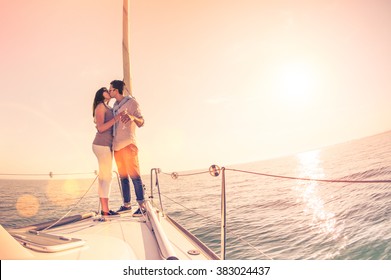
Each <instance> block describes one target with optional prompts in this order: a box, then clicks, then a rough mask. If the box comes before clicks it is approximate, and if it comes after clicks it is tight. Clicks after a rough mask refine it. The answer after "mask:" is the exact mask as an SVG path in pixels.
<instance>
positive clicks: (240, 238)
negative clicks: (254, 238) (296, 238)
mask: <svg viewBox="0 0 391 280" xmlns="http://www.w3.org/2000/svg"><path fill="white" fill-rule="evenodd" d="M162 195H163V196H164V197H165V198H167V199H168V200H170V201H172V202H173V203H175V204H178V205H180V206H181V207H183V208H184V209H186V210H187V211H189V212H192V213H194V214H195V215H197V216H201V217H202V218H204V219H206V220H208V221H210V222H211V223H213V224H215V225H216V226H220V225H219V223H218V222H216V221H215V220H213V219H212V218H211V217H208V216H205V215H202V214H200V213H198V212H196V211H194V210H193V209H190V208H188V207H186V206H184V205H183V204H181V203H179V202H177V201H175V200H173V199H172V198H170V197H168V196H167V195H165V194H162ZM227 231H228V232H229V233H230V234H232V235H234V236H235V237H236V239H238V240H240V241H242V242H244V243H246V244H247V245H248V246H250V247H251V248H253V249H254V250H256V251H257V252H258V253H260V254H262V255H263V256H265V257H267V258H268V259H270V260H273V258H272V257H270V256H268V255H267V254H266V253H264V252H262V251H261V250H260V249H259V248H257V247H256V246H255V245H253V244H251V243H250V242H248V241H246V240H244V239H243V238H242V237H240V236H238V235H237V234H236V233H235V232H233V231H231V230H229V229H227Z"/></svg>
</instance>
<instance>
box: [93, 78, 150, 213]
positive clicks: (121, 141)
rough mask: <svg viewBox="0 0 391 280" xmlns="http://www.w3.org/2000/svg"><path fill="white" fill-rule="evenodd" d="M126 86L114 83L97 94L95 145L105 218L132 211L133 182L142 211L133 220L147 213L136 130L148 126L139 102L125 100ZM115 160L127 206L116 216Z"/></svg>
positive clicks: (95, 103) (101, 201) (94, 104)
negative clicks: (113, 203)
mask: <svg viewBox="0 0 391 280" xmlns="http://www.w3.org/2000/svg"><path fill="white" fill-rule="evenodd" d="M124 91H125V83H124V82H123V81H120V80H114V81H112V82H111V83H110V88H109V90H107V88H105V87H103V88H101V89H99V90H98V91H97V92H96V94H95V99H94V103H93V117H94V121H95V124H96V128H97V133H96V136H95V139H94V142H93V144H92V150H93V152H94V154H95V155H96V157H97V159H98V164H99V189H98V194H99V198H100V203H101V206H102V211H101V214H102V215H103V216H112V215H118V214H119V213H120V212H125V211H130V210H131V203H130V181H129V177H130V179H131V180H132V183H133V186H134V190H135V193H136V199H137V202H138V204H139V208H138V209H137V211H136V212H135V213H134V214H133V216H141V215H143V214H144V213H145V209H144V188H143V183H142V181H141V176H140V167H139V162H138V149H137V145H136V135H135V132H136V126H137V127H141V126H143V125H144V118H143V117H142V115H141V111H140V108H139V104H138V102H137V101H136V100H135V99H134V98H133V97H129V96H124V95H123V93H124ZM111 98H115V99H116V101H115V103H114V106H113V108H111V107H110V106H109V104H108V103H109V101H110V99H111ZM113 151H114V158H115V162H116V164H117V168H118V173H119V176H120V179H121V188H122V197H123V202H124V204H123V205H122V206H121V207H120V209H119V210H118V211H117V212H115V211H112V210H110V209H109V197H110V191H111V179H112V162H113Z"/></svg>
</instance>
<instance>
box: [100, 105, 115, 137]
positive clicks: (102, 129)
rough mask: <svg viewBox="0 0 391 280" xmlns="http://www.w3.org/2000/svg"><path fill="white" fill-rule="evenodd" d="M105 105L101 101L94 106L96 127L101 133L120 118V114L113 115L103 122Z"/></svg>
mask: <svg viewBox="0 0 391 280" xmlns="http://www.w3.org/2000/svg"><path fill="white" fill-rule="evenodd" d="M106 110H107V109H106V107H105V105H103V103H101V104H99V105H98V106H97V107H96V108H95V119H96V129H97V130H98V131H99V132H100V133H102V132H104V131H106V130H108V129H110V128H111V127H112V126H113V125H114V124H115V123H116V122H117V121H118V120H119V119H120V118H121V116H120V115H117V116H114V118H112V119H111V120H108V121H107V122H105V113H106Z"/></svg>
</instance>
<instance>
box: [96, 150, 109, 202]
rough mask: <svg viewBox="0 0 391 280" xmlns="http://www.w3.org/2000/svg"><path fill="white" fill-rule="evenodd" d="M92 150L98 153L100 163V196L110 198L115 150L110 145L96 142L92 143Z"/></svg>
mask: <svg viewBox="0 0 391 280" xmlns="http://www.w3.org/2000/svg"><path fill="white" fill-rule="evenodd" d="M92 151H93V152H94V154H95V155H96V157H97V159H98V164H99V175H98V176H99V188H98V194H99V197H100V198H109V197H110V192H111V179H112V166H113V152H112V151H111V149H110V147H108V146H99V145H94V144H92Z"/></svg>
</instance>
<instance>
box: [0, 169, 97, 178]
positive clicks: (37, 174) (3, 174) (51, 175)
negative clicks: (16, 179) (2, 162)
mask: <svg viewBox="0 0 391 280" xmlns="http://www.w3.org/2000/svg"><path fill="white" fill-rule="evenodd" d="M91 174H94V175H97V171H96V170H95V171H94V172H83V173H53V172H49V173H42V174H39V173H0V176H49V177H50V178H52V177H53V176H68V175H70V176H74V175H91Z"/></svg>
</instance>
